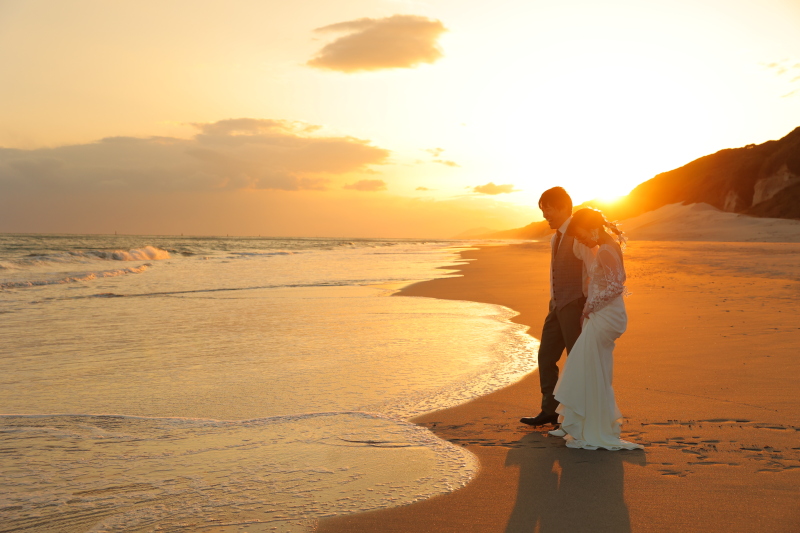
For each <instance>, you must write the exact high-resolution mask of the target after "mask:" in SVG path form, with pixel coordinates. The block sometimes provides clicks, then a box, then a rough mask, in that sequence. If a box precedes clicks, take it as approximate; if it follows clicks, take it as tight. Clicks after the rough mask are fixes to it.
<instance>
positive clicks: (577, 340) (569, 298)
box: [520, 187, 642, 450]
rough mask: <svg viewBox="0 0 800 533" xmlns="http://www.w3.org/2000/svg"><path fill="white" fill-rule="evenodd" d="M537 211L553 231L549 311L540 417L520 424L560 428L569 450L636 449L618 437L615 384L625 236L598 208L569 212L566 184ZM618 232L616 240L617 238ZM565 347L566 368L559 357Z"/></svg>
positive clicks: (543, 341)
mask: <svg viewBox="0 0 800 533" xmlns="http://www.w3.org/2000/svg"><path fill="white" fill-rule="evenodd" d="M539 208H540V209H541V210H542V214H543V215H544V218H545V219H546V220H547V222H548V223H549V224H550V227H551V228H552V229H555V230H556V233H555V235H553V238H552V240H551V248H552V259H551V268H550V312H549V313H548V315H547V318H546V319H545V321H544V328H543V330H542V339H541V344H540V346H539V361H538V362H539V380H540V383H541V389H542V412H541V413H539V414H538V415H537V416H535V417H524V418H522V419H521V420H520V422H522V423H523V424H528V425H531V426H542V425H545V424H556V423H559V424H560V427H559V428H558V429H555V430H553V431H550V432H549V433H550V434H551V435H555V436H558V437H564V440H566V441H567V446H568V447H570V448H584V449H587V450H596V449H597V448H605V449H607V450H621V449H628V450H632V449H637V448H641V447H642V446H640V445H638V444H634V443H632V442H628V441H624V440H621V439H620V438H619V434H620V421H621V419H622V414H621V413H620V411H619V409H618V408H617V402H616V400H615V399H614V389H613V388H612V387H611V381H612V373H613V366H614V360H613V351H614V341H615V340H616V339H617V338H619V336H620V335H622V334H623V333H624V332H625V327H626V326H627V322H628V317H627V315H626V314H625V304H624V302H623V301H622V296H623V294H624V293H625V268H624V266H623V261H622V247H624V244H625V238H624V236H623V235H622V232H620V230H619V229H618V228H617V226H616V225H614V224H613V223H611V222H609V221H608V220H606V218H605V217H604V216H603V214H602V213H601V212H600V211H598V210H596V209H588V208H587V209H579V210H578V211H576V212H575V214H574V215H573V214H572V199H571V198H570V197H569V195H568V194H567V191H565V190H564V189H563V188H561V187H554V188H552V189H549V190H547V191H545V192H544V193H543V194H542V197H541V198H540V199H539ZM612 235H614V236H615V237H616V238H615V237H613V236H612ZM564 348H566V349H567V354H568V357H567V360H566V362H565V363H564V371H563V372H562V374H561V377H560V378H559V376H558V366H557V363H558V360H559V359H560V358H561V353H562V352H563V351H564Z"/></svg>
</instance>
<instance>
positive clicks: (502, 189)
mask: <svg viewBox="0 0 800 533" xmlns="http://www.w3.org/2000/svg"><path fill="white" fill-rule="evenodd" d="M472 190H473V191H474V192H478V193H481V194H503V193H508V192H516V190H515V189H514V186H513V185H511V184H510V183H509V184H507V185H495V184H494V183H492V182H491V181H490V182H489V183H487V184H486V185H478V186H477V187H474V188H473V189H472Z"/></svg>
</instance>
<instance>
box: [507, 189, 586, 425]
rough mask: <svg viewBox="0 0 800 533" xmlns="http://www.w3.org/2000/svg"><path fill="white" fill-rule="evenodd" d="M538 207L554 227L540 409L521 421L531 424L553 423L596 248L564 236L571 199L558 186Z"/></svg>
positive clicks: (542, 347) (541, 357)
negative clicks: (562, 365)
mask: <svg viewBox="0 0 800 533" xmlns="http://www.w3.org/2000/svg"><path fill="white" fill-rule="evenodd" d="M539 209H541V210H542V215H543V216H544V218H545V220H547V222H548V223H549V224H550V228H551V229H554V230H556V233H555V234H554V235H553V237H552V239H551V240H550V247H551V256H550V257H551V259H550V312H549V313H548V314H547V318H545V319H544V328H543V329H542V340H541V344H540V345H539V360H538V363H539V383H540V385H541V389H542V411H541V412H540V413H539V414H538V415H536V416H533V417H528V416H526V417H523V418H521V419H520V422H522V423H523V424H528V425H530V426H542V425H544V424H556V423H557V422H558V414H557V413H556V408H557V407H558V401H557V400H556V398H555V396H553V390H554V389H555V387H556V383H557V382H558V364H557V363H558V360H559V359H561V354H562V353H563V351H564V348H566V349H567V355H569V351H570V350H571V349H572V346H573V345H574V344H575V341H576V340H577V339H578V335H580V333H581V314H582V313H583V305H584V304H585V303H586V296H587V294H588V286H589V283H588V281H589V276H588V275H587V270H588V268H589V266H590V265H591V264H592V261H593V260H594V255H595V253H596V249H591V248H588V247H586V246H585V245H583V244H581V243H579V242H578V241H577V240H575V239H574V237H571V236H569V235H565V233H566V231H567V228H568V227H569V223H570V222H571V221H572V198H570V197H569V194H567V191H565V190H564V189H563V188H561V187H553V188H552V189H548V190H546V191H545V192H544V193H543V194H542V196H541V198H539Z"/></svg>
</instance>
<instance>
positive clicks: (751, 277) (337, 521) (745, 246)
mask: <svg viewBox="0 0 800 533" xmlns="http://www.w3.org/2000/svg"><path fill="white" fill-rule="evenodd" d="M462 255H463V257H464V258H465V259H470V260H472V261H470V262H469V263H468V264H465V265H461V266H460V267H459V269H460V270H461V274H463V276H461V277H455V278H447V279H439V280H432V281H426V282H422V283H418V284H415V285H412V286H409V287H407V288H405V289H403V290H402V291H401V293H400V294H401V295H406V296H424V297H432V298H444V299H457V300H471V301H476V302H487V303H493V304H500V305H504V306H506V307H509V308H511V309H514V310H516V311H518V312H519V313H520V314H519V315H518V316H517V317H515V319H514V320H515V321H516V322H519V323H521V324H525V325H527V326H529V327H530V331H529V333H530V334H531V335H533V336H535V337H539V336H540V333H541V326H542V323H543V321H544V317H545V314H546V311H547V301H548V298H549V295H548V291H549V289H548V268H549V248H548V246H547V245H546V244H543V243H529V244H519V245H509V246H500V247H483V248H480V249H478V250H469V251H466V252H463V253H462ZM626 268H627V271H628V277H629V281H628V289H629V290H630V292H631V293H632V295H631V296H630V297H629V298H628V299H627V300H626V305H627V309H628V315H629V324H628V331H627V332H626V333H625V334H624V335H623V336H622V337H621V338H620V339H619V341H618V343H617V348H616V350H615V369H614V372H615V374H614V388H615V391H616V395H617V402H618V404H619V406H620V409H621V410H622V412H623V414H624V415H625V417H626V420H625V423H624V424H623V428H622V437H623V438H625V439H627V440H632V441H635V442H639V443H642V444H644V445H645V449H644V450H641V451H616V452H611V451H605V450H598V451H589V450H572V449H568V448H566V447H565V446H564V441H563V440H562V439H560V438H557V437H552V436H549V435H547V430H549V429H552V428H551V427H550V426H545V427H544V428H530V427H528V426H525V425H523V424H520V423H519V421H518V420H519V418H520V417H521V416H532V415H535V414H536V413H537V412H538V410H539V409H538V407H539V402H540V398H541V395H540V393H539V383H538V379H539V378H538V374H537V373H536V372H534V373H532V374H531V375H529V376H527V377H526V378H525V379H523V380H522V381H520V382H518V383H516V384H514V385H511V386H509V387H506V388H504V389H502V390H499V391H497V392H495V393H492V394H490V395H487V396H484V397H481V398H478V399H476V400H474V401H472V402H470V403H467V404H464V405H461V406H457V407H454V408H451V409H447V410H443V411H437V412H433V413H429V414H426V415H423V416H421V417H418V418H417V419H415V420H414V422H416V423H418V424H420V425H423V426H426V427H428V428H430V429H431V430H432V431H433V432H434V433H436V434H437V435H438V436H440V437H441V438H443V439H447V440H449V441H451V442H453V443H455V444H458V445H461V446H465V447H466V448H467V449H468V450H470V451H471V452H472V453H474V454H475V455H476V456H477V457H478V459H479V461H480V464H481V470H480V471H479V473H478V475H477V476H476V477H475V479H474V480H473V481H472V482H471V483H470V484H468V485H467V486H466V487H465V488H463V489H460V490H457V491H455V492H452V493H450V494H446V495H443V496H439V497H435V498H432V499H430V500H426V501H423V502H420V503H415V504H412V505H408V506H404V507H398V508H393V509H387V510H381V511H374V512H368V513H361V514H355V515H346V516H339V517H334V518H330V519H325V520H322V521H320V523H319V526H318V531H319V532H321V533H322V532H324V533H330V532H376V533H377V532H408V533H411V532H414V533H423V532H437V533H441V532H454V533H455V532H459V533H465V532H476V533H478V532H480V533H484V532H486V533H489V532H508V533H517V532H520V533H521V532H534V531H536V532H540V533H547V532H566V531H572V532H593V533H594V532H614V533H619V532H626V531H635V532H651V531H652V532H672V531H674V532H701V531H702V532H716V531H720V532H722V531H724V532H739V531H742V532H744V531H753V530H760V531H771V532H796V531H800V310H798V307H799V306H798V302H800V244H796V243H719V242H691V243H688V242H649V241H637V242H632V243H630V245H629V249H628V252H627V255H626ZM531 357H535V354H531ZM562 362H563V361H562Z"/></svg>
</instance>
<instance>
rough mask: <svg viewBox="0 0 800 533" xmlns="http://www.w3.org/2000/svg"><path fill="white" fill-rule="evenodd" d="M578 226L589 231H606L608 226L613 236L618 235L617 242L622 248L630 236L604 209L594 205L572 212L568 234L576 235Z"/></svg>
mask: <svg viewBox="0 0 800 533" xmlns="http://www.w3.org/2000/svg"><path fill="white" fill-rule="evenodd" d="M578 228H583V229H586V230H589V231H591V230H593V229H596V230H602V231H606V228H608V232H610V233H611V234H612V237H613V236H616V239H617V242H618V243H619V246H620V248H622V249H624V248H625V243H626V242H627V241H628V238H627V237H626V236H625V234H624V233H623V232H622V230H620V229H619V228H618V227H617V225H616V224H615V223H614V222H609V220H608V219H607V218H606V216H605V215H604V214H603V212H602V211H600V210H599V209H595V208H593V207H584V208H583V209H578V210H577V211H575V212H574V213H573V214H572V222H570V223H569V227H568V228H567V235H574V234H575V230H576V229H578Z"/></svg>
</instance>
